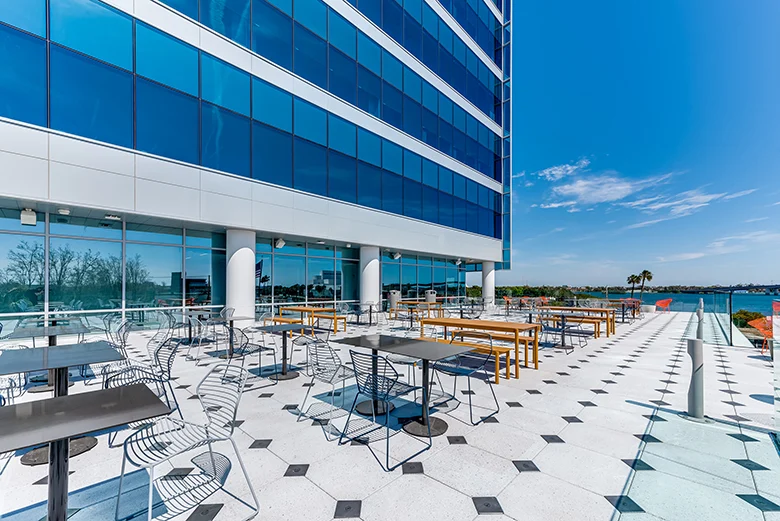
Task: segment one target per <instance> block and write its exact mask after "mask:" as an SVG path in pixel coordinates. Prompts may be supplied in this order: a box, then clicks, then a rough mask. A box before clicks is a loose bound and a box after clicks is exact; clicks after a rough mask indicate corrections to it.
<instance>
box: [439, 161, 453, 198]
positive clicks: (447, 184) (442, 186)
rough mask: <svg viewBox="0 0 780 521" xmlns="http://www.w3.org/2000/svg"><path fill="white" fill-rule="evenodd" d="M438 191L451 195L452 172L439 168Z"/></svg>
mask: <svg viewBox="0 0 780 521" xmlns="http://www.w3.org/2000/svg"><path fill="white" fill-rule="evenodd" d="M439 190H441V191H442V192H446V193H448V194H452V170H448V169H447V168H444V167H443V166H440V167H439Z"/></svg>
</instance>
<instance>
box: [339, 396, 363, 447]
mask: <svg viewBox="0 0 780 521" xmlns="http://www.w3.org/2000/svg"><path fill="white" fill-rule="evenodd" d="M358 396H360V393H357V394H355V399H354V400H352V407H350V409H349V414H348V415H347V423H345V424H344V430H343V431H341V436H339V445H344V443H345V442H344V435H345V434H346V433H347V432H349V420H350V419H352V412H353V411H354V410H355V405H356V404H357V399H358ZM347 439H348V440H351V438H350V437H349V436H347Z"/></svg>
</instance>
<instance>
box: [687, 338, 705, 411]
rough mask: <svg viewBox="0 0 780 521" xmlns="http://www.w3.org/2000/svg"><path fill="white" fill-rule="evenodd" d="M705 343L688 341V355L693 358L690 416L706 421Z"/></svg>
mask: <svg viewBox="0 0 780 521" xmlns="http://www.w3.org/2000/svg"><path fill="white" fill-rule="evenodd" d="M703 347H704V342H702V341H701V339H698V338H697V339H693V338H691V339H689V340H688V354H689V355H690V356H691V362H692V364H693V370H692V371H691V384H690V386H689V387H688V416H690V417H691V418H696V419H699V420H703V419H704V355H703V353H702V349H703Z"/></svg>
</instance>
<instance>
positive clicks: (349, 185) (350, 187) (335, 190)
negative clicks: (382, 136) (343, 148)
mask: <svg viewBox="0 0 780 521" xmlns="http://www.w3.org/2000/svg"><path fill="white" fill-rule="evenodd" d="M355 163H356V161H355V159H354V158H351V157H348V156H345V155H344V154H339V153H338V152H334V151H332V150H331V151H330V153H329V162H328V195H329V196H330V197H333V198H334V199H339V200H341V201H348V202H350V203H354V202H356V201H357V177H356V176H357V172H356V168H357V165H356V164H355Z"/></svg>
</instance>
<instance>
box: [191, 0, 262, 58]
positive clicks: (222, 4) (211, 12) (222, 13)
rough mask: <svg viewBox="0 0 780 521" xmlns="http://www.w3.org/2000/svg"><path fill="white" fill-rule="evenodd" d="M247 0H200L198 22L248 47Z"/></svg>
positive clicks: (248, 4) (248, 3)
mask: <svg viewBox="0 0 780 521" xmlns="http://www.w3.org/2000/svg"><path fill="white" fill-rule="evenodd" d="M250 5H251V4H250V2H248V1H247V0H200V22H201V23H202V24H203V25H205V26H206V27H211V28H212V29H214V30H215V31H217V32H218V33H219V34H223V35H225V36H227V37H228V38H230V39H231V40H233V41H234V42H238V43H240V44H241V45H243V46H244V47H249V6H250Z"/></svg>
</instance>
